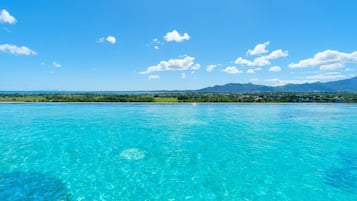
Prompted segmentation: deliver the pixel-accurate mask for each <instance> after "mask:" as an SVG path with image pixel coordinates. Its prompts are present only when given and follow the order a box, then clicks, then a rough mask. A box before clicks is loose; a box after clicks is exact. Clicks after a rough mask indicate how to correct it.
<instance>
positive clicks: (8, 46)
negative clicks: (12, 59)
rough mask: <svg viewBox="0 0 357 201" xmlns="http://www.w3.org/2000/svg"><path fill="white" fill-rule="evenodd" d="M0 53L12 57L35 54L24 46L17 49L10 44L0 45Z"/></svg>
mask: <svg viewBox="0 0 357 201" xmlns="http://www.w3.org/2000/svg"><path fill="white" fill-rule="evenodd" d="M0 52H7V53H10V54H14V55H36V54H37V53H36V52H35V51H33V50H31V49H30V48H28V47H26V46H21V47H18V46H16V45H11V44H2V45H0Z"/></svg>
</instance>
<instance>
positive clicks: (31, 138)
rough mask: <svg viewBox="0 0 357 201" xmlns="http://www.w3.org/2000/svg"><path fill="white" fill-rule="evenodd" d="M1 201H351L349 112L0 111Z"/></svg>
mask: <svg viewBox="0 0 357 201" xmlns="http://www.w3.org/2000/svg"><path fill="white" fill-rule="evenodd" d="M0 200H2V201H6V200H11V201H13V200H38V201H39V200H46V201H52V200H170V201H172V200H245V201H248V200H251V201H253V200H270V201H271V200H279V201H280V200H296V201H300V200H314V201H320V200H321V201H327V200H336V201H352V200H357V105H354V104H351V105H348V104H194V105H192V104H0Z"/></svg>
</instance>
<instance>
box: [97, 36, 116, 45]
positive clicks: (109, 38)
mask: <svg viewBox="0 0 357 201" xmlns="http://www.w3.org/2000/svg"><path fill="white" fill-rule="evenodd" d="M98 42H99V43H104V42H108V43H111V44H113V45H114V44H115V43H116V42H117V39H116V38H115V37H114V36H107V37H101V38H99V39H98Z"/></svg>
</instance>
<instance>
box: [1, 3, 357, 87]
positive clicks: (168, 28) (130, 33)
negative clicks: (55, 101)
mask: <svg viewBox="0 0 357 201" xmlns="http://www.w3.org/2000/svg"><path fill="white" fill-rule="evenodd" d="M356 8H357V1H353V0H346V1H337V0H270V1H264V0H210V1H203V0H194V1H192V0H181V1H166V0H150V1H149V0H130V1H128V0H91V1H87V0H76V1H73V0H61V1H60V0H52V1H48V0H35V1H23V0H1V1H0V90H69V91H77V90H81V91H103V90H104V91H106V90H109V91H111V90H118V91H132V90H176V89H179V90H182V89H199V88H203V87H208V86H214V85H222V84H226V83H254V84H263V85H269V86H276V85H284V84H287V83H306V82H317V81H319V82H327V81H333V80H341V79H348V78H351V77H354V76H356V75H357V37H356V36H357V28H356V21H357V12H356Z"/></svg>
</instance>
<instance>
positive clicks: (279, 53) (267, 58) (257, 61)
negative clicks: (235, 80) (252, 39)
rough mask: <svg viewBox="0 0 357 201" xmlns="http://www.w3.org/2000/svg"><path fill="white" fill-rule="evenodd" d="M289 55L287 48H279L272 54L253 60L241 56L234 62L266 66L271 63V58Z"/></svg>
mask: <svg viewBox="0 0 357 201" xmlns="http://www.w3.org/2000/svg"><path fill="white" fill-rule="evenodd" d="M288 55H289V54H288V51H287V50H281V49H278V50H274V51H273V52H271V53H270V54H267V55H264V56H260V57H257V58H255V59H254V60H253V61H250V60H248V59H243V58H242V57H239V58H237V59H236V60H235V61H234V63H235V64H239V65H245V66H266V65H270V64H271V62H270V60H271V59H277V58H280V57H287V56H288Z"/></svg>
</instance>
